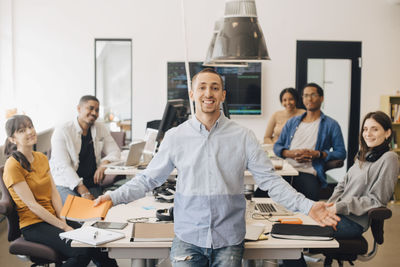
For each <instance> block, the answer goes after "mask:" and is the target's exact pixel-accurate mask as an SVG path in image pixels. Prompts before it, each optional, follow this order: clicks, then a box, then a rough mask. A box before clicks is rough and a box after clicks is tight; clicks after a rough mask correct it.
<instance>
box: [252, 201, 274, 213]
mask: <svg viewBox="0 0 400 267" xmlns="http://www.w3.org/2000/svg"><path fill="white" fill-rule="evenodd" d="M256 209H258V210H259V211H261V212H262V213H272V212H276V209H275V206H274V204H272V203H257V204H256Z"/></svg>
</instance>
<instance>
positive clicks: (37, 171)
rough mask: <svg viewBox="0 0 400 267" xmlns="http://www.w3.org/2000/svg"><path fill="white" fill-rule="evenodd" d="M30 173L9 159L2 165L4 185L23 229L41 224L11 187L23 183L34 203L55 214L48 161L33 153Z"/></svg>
mask: <svg viewBox="0 0 400 267" xmlns="http://www.w3.org/2000/svg"><path fill="white" fill-rule="evenodd" d="M31 169H32V171H31V172H28V171H27V170H25V169H24V168H23V167H22V166H21V164H20V163H19V162H18V161H17V160H16V159H15V158H14V157H12V156H11V157H9V158H8V159H7V161H6V163H5V165H4V175H3V180H4V184H5V185H6V187H7V188H8V191H9V192H10V195H11V197H12V199H13V200H14V202H15V205H16V208H17V212H18V216H19V227H20V228H23V227H26V226H28V225H31V224H35V223H39V222H43V220H42V219H40V218H39V217H38V216H37V215H36V214H34V213H33V212H32V211H31V210H30V209H29V208H28V206H27V205H26V204H25V203H24V202H23V201H22V200H21V199H20V198H19V196H18V195H17V193H15V191H14V189H13V188H12V186H13V185H15V184H17V183H20V182H23V181H25V182H26V183H27V184H28V186H29V188H30V189H31V191H32V194H33V196H34V197H35V199H36V201H37V202H38V203H39V204H40V205H42V206H43V207H44V208H45V209H46V210H48V211H49V212H50V213H52V214H53V215H54V216H56V212H55V210H54V208H53V205H52V202H51V193H52V188H51V175H50V167H49V161H48V160H47V157H46V156H45V155H44V154H42V153H40V152H33V162H32V163H31Z"/></svg>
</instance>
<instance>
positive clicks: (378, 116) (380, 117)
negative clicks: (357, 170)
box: [359, 110, 393, 161]
mask: <svg viewBox="0 0 400 267" xmlns="http://www.w3.org/2000/svg"><path fill="white" fill-rule="evenodd" d="M367 119H374V120H375V121H376V122H377V123H379V124H380V125H381V126H382V128H383V130H385V131H387V130H389V129H390V131H391V135H390V136H389V138H387V139H386V140H385V141H383V143H384V144H385V145H387V146H389V145H390V143H391V142H392V136H393V129H392V120H391V119H390V118H389V116H388V115H386V113H384V112H382V111H379V110H378V111H374V112H369V113H368V114H367V115H365V117H364V119H363V122H362V124H361V129H360V136H359V142H360V152H359V160H360V161H365V158H366V154H367V152H368V151H369V150H370V148H369V147H368V146H367V143H365V140H364V137H363V131H364V124H365V121H366V120H367Z"/></svg>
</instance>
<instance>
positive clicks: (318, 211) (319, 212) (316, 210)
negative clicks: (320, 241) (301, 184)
mask: <svg viewBox="0 0 400 267" xmlns="http://www.w3.org/2000/svg"><path fill="white" fill-rule="evenodd" d="M332 207H334V203H325V202H322V201H319V202H315V203H314V205H313V206H312V207H311V209H310V212H309V213H308V215H309V216H310V217H311V218H313V219H314V220H315V221H316V222H317V223H318V224H319V225H321V226H332V227H333V228H334V229H335V230H336V225H337V223H338V221H340V217H339V216H337V215H336V214H335V212H336V209H333V208H332Z"/></svg>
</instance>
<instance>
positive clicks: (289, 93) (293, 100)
mask: <svg viewBox="0 0 400 267" xmlns="http://www.w3.org/2000/svg"><path fill="white" fill-rule="evenodd" d="M298 99H299V94H298V93H297V90H296V89H294V88H285V89H283V90H282V91H281V93H280V95H279V100H280V101H281V104H282V106H283V107H284V108H285V109H284V110H279V111H277V112H275V113H274V114H273V115H272V116H271V118H270V120H269V121H268V125H267V129H266V131H265V135H264V144H274V143H275V142H276V140H278V137H279V135H280V134H281V131H282V128H283V126H284V125H285V123H286V122H287V121H288V120H289V119H290V118H292V117H294V116H298V115H301V114H303V113H304V112H305V110H304V109H301V108H297V107H296V105H297V101H298Z"/></svg>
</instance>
